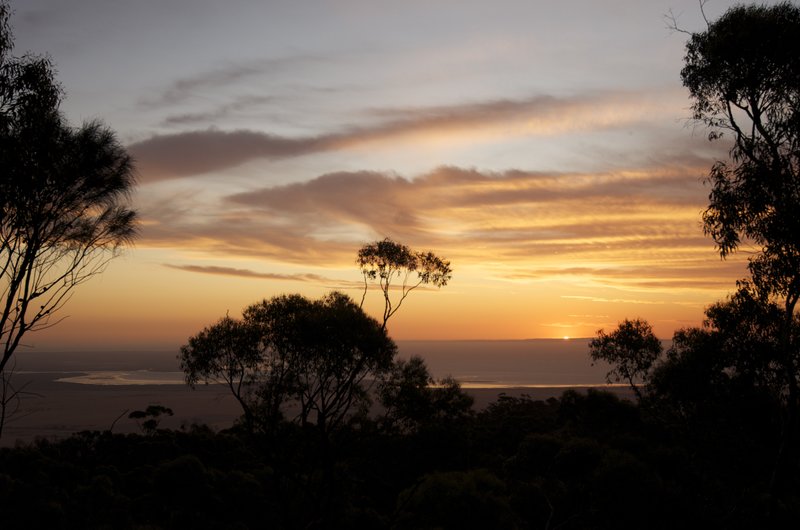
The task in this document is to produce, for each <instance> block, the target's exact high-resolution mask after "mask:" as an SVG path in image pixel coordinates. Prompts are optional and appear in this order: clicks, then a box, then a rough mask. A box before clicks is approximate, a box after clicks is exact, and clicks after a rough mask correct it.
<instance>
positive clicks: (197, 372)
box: [179, 316, 280, 428]
mask: <svg viewBox="0 0 800 530" xmlns="http://www.w3.org/2000/svg"><path fill="white" fill-rule="evenodd" d="M261 346H262V344H261V341H260V337H259V335H258V333H257V331H256V330H255V328H254V326H252V325H251V323H250V321H249V320H248V319H245V320H244V321H239V320H234V319H232V318H230V317H228V316H225V317H224V318H221V319H220V320H218V321H217V322H216V323H215V324H212V325H211V326H208V327H207V328H205V329H203V330H202V331H201V332H200V333H198V334H197V335H195V336H194V337H191V338H190V339H189V342H188V344H186V345H185V346H182V347H181V353H180V356H179V358H180V362H181V370H183V371H184V373H185V374H186V383H187V384H188V385H189V386H190V387H191V388H195V386H196V385H197V384H198V383H199V382H203V383H205V384H209V383H223V384H225V385H226V386H227V387H228V389H229V390H230V391H231V394H232V395H233V397H234V398H235V399H236V401H237V402H238V403H239V405H240V406H241V407H242V413H243V415H244V419H245V424H246V425H247V426H248V428H252V426H253V424H254V422H255V420H256V412H255V409H256V408H257V407H258V406H259V405H258V403H259V400H260V398H262V397H263V393H264V391H263V389H262V388H260V387H263V386H266V383H265V381H264V380H265V379H266V378H269V377H277V376H278V374H277V372H276V371H273V370H269V368H268V366H269V364H270V363H269V360H268V359H266V355H265V352H263V351H262V349H261ZM272 386H275V385H274V384H273V385H272ZM257 388H259V390H260V395H256V389H257ZM264 401H270V400H264ZM261 406H262V407H265V406H266V405H261ZM276 408H277V407H274V408H272V407H270V411H272V413H271V414H266V415H262V416H260V417H261V418H263V417H265V416H266V417H269V418H275V417H277V416H279V414H280V411H279V410H275V409H276Z"/></svg>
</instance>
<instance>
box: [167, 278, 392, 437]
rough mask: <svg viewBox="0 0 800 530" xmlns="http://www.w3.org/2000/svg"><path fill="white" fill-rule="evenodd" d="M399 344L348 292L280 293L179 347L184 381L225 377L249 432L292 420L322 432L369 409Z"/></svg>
mask: <svg viewBox="0 0 800 530" xmlns="http://www.w3.org/2000/svg"><path fill="white" fill-rule="evenodd" d="M396 353H397V347H396V346H395V344H394V342H393V341H392V340H391V339H390V338H389V336H388V335H387V334H386V330H385V328H383V327H381V326H380V324H378V322H377V321H376V320H375V319H374V318H371V317H369V316H368V315H367V314H365V313H364V311H363V310H362V309H361V308H360V307H359V306H358V304H356V303H355V302H353V301H352V300H351V299H350V298H349V297H348V296H347V295H345V294H342V293H339V292H332V293H330V294H328V295H326V296H324V297H323V298H321V299H319V300H309V299H308V298H306V297H304V296H301V295H297V294H295V295H283V296H277V297H274V298H271V299H269V300H263V301H261V302H259V303H256V304H253V305H251V306H249V307H247V308H246V309H245V310H244V311H243V316H242V319H241V320H234V319H231V318H229V317H225V318H223V319H221V320H220V321H219V322H217V323H216V324H214V325H212V326H210V327H208V328H206V329H204V330H203V331H201V332H200V333H198V334H197V335H196V336H194V337H192V338H190V339H189V342H188V344H187V345H185V346H183V347H182V348H181V355H180V359H181V367H182V369H183V370H184V372H185V374H186V382H187V383H188V384H189V385H192V386H194V385H196V384H197V383H198V382H201V381H202V382H205V383H210V382H223V383H225V384H226V385H227V386H228V388H229V389H230V391H231V392H232V394H233V395H234V397H235V398H236V399H237V401H238V402H239V404H240V405H241V406H242V411H243V413H244V416H245V421H246V425H247V426H248V427H249V428H251V429H254V430H262V431H265V430H269V429H270V428H272V427H274V426H275V425H276V424H277V423H278V422H280V421H281V420H282V419H283V418H284V413H285V412H286V411H288V410H293V411H295V413H294V415H293V417H291V418H290V419H291V420H292V421H295V422H297V423H299V424H301V425H309V424H311V425H315V426H316V427H317V428H318V430H319V431H320V432H321V433H322V434H323V435H327V434H328V433H330V432H331V430H334V429H336V428H337V427H339V426H341V425H342V424H343V423H344V422H345V421H346V420H347V419H348V418H350V417H352V416H353V415H354V414H356V413H358V412H359V411H362V410H364V409H365V408H367V407H368V406H369V404H370V402H371V398H370V393H369V390H370V388H371V386H372V385H373V384H374V383H375V382H376V381H378V380H380V379H382V378H383V377H384V376H385V375H386V374H387V373H388V372H389V371H390V370H391V367H392V361H393V359H394V356H395V354H396Z"/></svg>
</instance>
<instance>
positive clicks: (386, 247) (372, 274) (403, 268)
mask: <svg viewBox="0 0 800 530" xmlns="http://www.w3.org/2000/svg"><path fill="white" fill-rule="evenodd" d="M356 263H357V264H358V266H359V268H360V270H361V274H362V275H363V276H364V294H363V295H362V297H361V306H362V307H363V306H364V300H365V299H366V296H367V290H368V288H369V282H370V281H373V282H375V281H377V282H378V287H379V288H380V290H381V293H382V294H383V301H384V306H383V327H384V328H386V323H387V322H388V321H389V319H390V318H391V317H392V315H394V314H395V313H396V312H397V310H398V309H400V306H401V305H402V304H403V302H404V301H405V299H406V297H408V295H409V294H410V293H411V291H413V290H414V289H416V288H417V287H419V286H420V285H434V286H436V287H444V286H445V285H447V282H448V281H449V280H450V278H452V276H453V270H452V269H451V268H450V262H449V261H447V260H444V259H442V258H440V257H438V256H436V255H435V254H434V253H433V252H415V251H412V250H411V249H410V248H408V247H407V246H405V245H403V244H400V243H397V242H395V241H392V240H391V239H389V238H388V237H387V238H385V239H384V240H383V241H375V242H374V243H369V244H367V245H364V246H363V247H361V249H360V250H359V251H358V257H357V259H356ZM397 281H399V284H397V283H395V282H397ZM393 289H398V290H399V291H400V294H399V296H396V297H394V298H393V297H392V296H391V291H392V290H393Z"/></svg>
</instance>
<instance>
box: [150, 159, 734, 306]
mask: <svg viewBox="0 0 800 530" xmlns="http://www.w3.org/2000/svg"><path fill="white" fill-rule="evenodd" d="M700 171H701V169H700V168H694V169H692V168H687V167H684V166H682V165H677V166H675V167H668V166H667V167H644V168H640V169H636V170H634V169H631V170H628V171H624V172H612V173H576V174H571V173H563V174H557V173H556V174H549V173H542V172H525V171H519V170H512V171H505V172H486V171H479V170H476V169H465V168H458V167H441V168H438V169H436V170H434V171H431V172H429V173H426V174H423V175H419V176H417V177H416V178H413V179H411V178H405V177H402V176H399V175H396V174H392V173H381V172H367V171H361V172H338V173H330V174H326V175H321V176H319V177H317V178H315V179H312V180H310V181H307V182H301V183H295V184H290V185H283V186H272V187H264V188H259V189H254V190H251V191H249V192H247V193H236V194H233V195H229V196H228V197H226V198H224V199H222V200H221V202H219V203H218V204H216V205H215V206H213V208H210V209H209V210H207V211H204V216H203V217H201V218H197V217H194V216H192V215H191V214H190V213H185V214H180V213H176V212H180V211H181V209H180V206H179V204H177V205H173V207H172V208H167V209H166V210H165V209H164V208H163V205H162V206H161V207H159V208H154V209H152V210H148V209H145V210H144V212H143V213H144V217H145V220H146V225H145V230H144V233H143V241H142V244H147V245H153V246H159V247H182V248H192V249H200V250H203V251H206V252H208V253H209V254H211V255H219V256H222V255H225V256H248V257H259V258H264V259H267V260H274V261H279V262H287V263H294V264H296V265H297V264H305V265H311V266H342V265H344V266H347V265H349V264H352V263H353V260H354V256H355V252H356V251H357V249H358V248H359V246H360V245H361V244H363V243H366V242H367V241H370V240H373V239H379V238H382V237H385V236H389V237H392V238H395V239H398V240H401V241H403V242H405V243H407V244H409V245H411V246H413V247H415V248H428V249H433V250H435V251H437V252H438V253H441V254H443V255H445V256H447V257H448V258H450V259H453V260H454V263H459V264H461V265H462V266H464V265H471V266H479V267H480V268H481V269H482V270H483V271H484V274H486V275H487V276H488V277H491V278H494V279H497V280H510V281H530V282H537V281H549V280H552V279H558V278H561V279H565V278H566V279H572V280H579V281H581V282H584V283H587V282H588V283H591V284H593V285H595V286H598V285H601V286H608V287H615V288H625V289H628V290H633V291H637V290H638V291H648V290H661V291H673V292H674V291H675V289H676V288H678V289H688V290H698V289H700V290H704V289H705V290H708V289H717V290H718V289H720V288H723V287H724V286H725V285H727V284H728V283H729V282H730V278H731V277H736V276H737V275H738V274H737V271H739V270H741V267H742V265H741V262H739V261H731V262H719V260H718V258H716V257H715V253H714V251H713V245H712V244H711V242H710V241H708V239H707V238H705V237H704V236H703V234H702V229H701V226H700V215H699V214H700V211H701V210H702V207H703V203H704V201H705V192H704V191H703V189H702V187H701V185H700V183H699V182H698V180H697V177H696V175H697V174H698V173H699V172H700ZM186 270H194V271H196V272H209V273H210V272H214V273H218V274H222V273H226V274H234V273H236V274H238V275H252V277H258V276H257V274H258V273H253V272H251V271H238V272H237V271H235V270H227V269H220V270H216V269H205V270H202V271H201V270H200V269H196V268H191V269H189V268H186ZM266 277H270V278H271V277H273V276H272V275H267V276H266ZM275 279H296V280H298V281H317V280H314V279H312V277H311V276H300V277H292V278H284V277H282V276H280V275H278V276H276V277H275ZM322 280H324V279H322ZM322 280H320V281H322Z"/></svg>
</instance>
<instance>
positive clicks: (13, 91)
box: [0, 2, 136, 435]
mask: <svg viewBox="0 0 800 530" xmlns="http://www.w3.org/2000/svg"><path fill="white" fill-rule="evenodd" d="M9 15H10V7H9V6H8V4H7V3H6V2H1V3H0V168H2V170H1V171H0V384H2V388H0V435H1V434H2V429H3V426H4V423H5V418H6V416H7V415H8V414H10V413H11V412H12V411H13V407H14V405H13V404H14V403H18V397H19V391H20V389H19V388H17V387H15V386H14V385H13V384H12V382H11V378H12V375H13V372H14V366H15V363H14V358H15V353H16V352H17V350H18V348H19V347H20V345H22V344H23V342H22V341H23V338H24V337H25V336H26V335H27V334H29V333H31V332H34V331H37V330H41V329H45V328H48V327H51V326H53V325H55V324H56V323H58V322H59V321H60V320H61V319H62V318H63V317H60V316H59V313H60V312H61V310H62V309H63V307H64V306H65V304H66V303H67V301H68V300H69V298H70V296H71V294H72V292H73V289H74V288H75V287H76V286H78V285H80V284H82V283H84V282H85V281H87V280H89V279H90V278H91V277H93V276H95V275H96V274H98V273H100V272H102V271H103V270H104V268H105V266H106V265H107V264H108V261H109V260H110V259H111V258H113V257H114V256H116V255H117V254H118V252H119V250H120V249H121V248H122V247H124V246H125V245H127V244H129V243H131V242H132V240H133V239H134V237H135V235H136V214H135V212H134V211H132V210H131V209H130V208H129V207H128V199H129V196H130V192H131V190H132V188H133V185H134V183H135V178H134V168H133V163H132V161H131V158H130V157H129V156H128V154H127V153H126V151H125V149H124V148H123V147H122V145H121V144H120V143H119V142H118V140H117V139H116V137H115V135H114V133H113V132H112V131H111V130H109V129H108V128H107V127H105V126H103V125H102V124H100V123H98V122H91V123H85V124H83V125H81V126H80V127H71V126H70V125H69V124H68V123H67V122H66V120H65V119H64V117H63V115H62V114H61V112H60V110H59V109H60V104H61V101H62V97H63V93H62V89H61V86H60V85H59V84H58V82H57V81H56V79H55V72H54V69H53V66H52V64H51V61H50V60H49V59H48V58H47V57H39V56H34V55H23V56H22V57H15V56H13V55H12V50H13V35H12V33H11V29H10V26H9Z"/></svg>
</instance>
